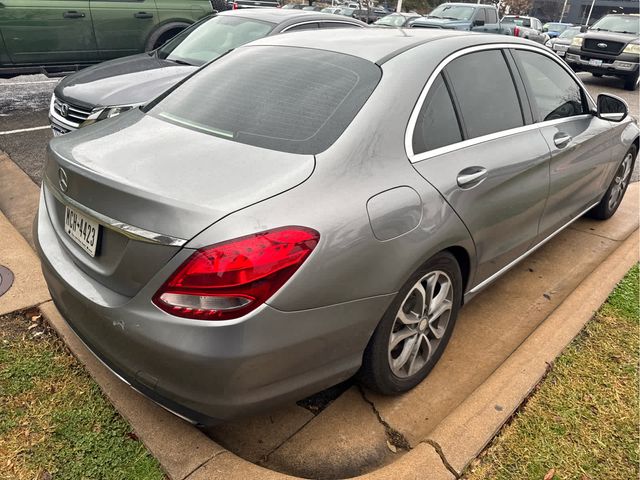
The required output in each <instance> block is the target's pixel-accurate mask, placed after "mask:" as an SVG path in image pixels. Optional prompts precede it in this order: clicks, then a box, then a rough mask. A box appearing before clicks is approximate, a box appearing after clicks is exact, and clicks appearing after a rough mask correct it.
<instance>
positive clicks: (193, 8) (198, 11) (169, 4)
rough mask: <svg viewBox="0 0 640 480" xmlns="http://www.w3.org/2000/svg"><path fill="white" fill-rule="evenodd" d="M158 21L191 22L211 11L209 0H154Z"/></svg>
mask: <svg viewBox="0 0 640 480" xmlns="http://www.w3.org/2000/svg"><path fill="white" fill-rule="evenodd" d="M155 1H156V6H157V8H158V19H159V21H160V23H168V22H180V21H181V22H188V23H192V22H195V21H196V20H199V19H201V18H202V17H204V16H205V15H209V14H211V13H213V7H212V6H211V2H209V0H187V1H184V0H183V1H181V0H155Z"/></svg>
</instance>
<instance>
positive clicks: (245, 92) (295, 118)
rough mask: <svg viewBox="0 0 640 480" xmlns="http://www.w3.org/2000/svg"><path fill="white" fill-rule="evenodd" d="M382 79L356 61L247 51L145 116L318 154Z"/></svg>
mask: <svg viewBox="0 0 640 480" xmlns="http://www.w3.org/2000/svg"><path fill="white" fill-rule="evenodd" d="M380 76H381V71H380V68H379V67H378V66H377V65H375V64H374V63H372V62H369V61H367V60H364V59H362V58H358V57H354V56H351V55H344V54H340V53H336V52H328V51H324V50H318V49H306V50H305V52H304V53H303V54H302V53H301V51H300V48H294V47H274V46H254V47H245V48H240V49H237V50H235V51H233V52H232V53H230V54H229V55H227V56H225V57H223V58H221V59H220V60H218V61H216V62H213V63H211V64H210V65H208V66H207V67H204V68H203V69H202V70H200V71H199V72H198V73H196V74H195V75H193V76H192V77H190V78H189V79H188V80H187V81H185V82H184V83H182V84H180V85H179V86H178V87H177V88H175V89H173V90H171V91H170V92H168V93H167V94H165V95H163V96H161V97H159V98H158V99H156V100H154V101H153V102H151V103H150V104H149V105H148V106H147V107H146V108H145V109H144V111H145V112H147V113H148V114H149V115H151V116H153V117H156V118H159V119H161V120H164V121H167V122H169V123H173V124H175V125H179V126H181V127H185V128H189V129H192V130H197V131H200V132H203V133H206V134H209V135H214V136H217V137H221V138H226V139H229V140H232V141H235V142H239V143H245V144H249V145H254V146H257V147H262V148H268V149H271V150H278V151H282V152H290V153H301V154H311V155H315V154H317V153H320V152H322V151H324V150H326V149H327V148H328V147H329V146H330V145H331V144H332V143H333V142H334V141H335V140H336V139H337V138H338V137H339V136H340V135H341V134H342V133H343V132H344V130H345V129H346V128H347V126H348V125H349V123H351V120H353V118H354V117H355V116H356V114H357V113H358V111H359V110H360V108H362V106H363V105H364V103H365V102H366V101H367V99H368V98H369V95H371V93H372V92H373V90H374V89H375V87H376V85H377V84H378V81H379V80H380ZM256 85H260V88H256Z"/></svg>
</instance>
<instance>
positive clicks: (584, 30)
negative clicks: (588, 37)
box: [580, 25, 589, 33]
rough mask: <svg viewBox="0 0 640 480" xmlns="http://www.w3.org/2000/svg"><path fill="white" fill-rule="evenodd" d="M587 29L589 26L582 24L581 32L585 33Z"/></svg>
mask: <svg viewBox="0 0 640 480" xmlns="http://www.w3.org/2000/svg"><path fill="white" fill-rule="evenodd" d="M587 30H589V27H587V26H586V25H580V33H585V32H586V31H587Z"/></svg>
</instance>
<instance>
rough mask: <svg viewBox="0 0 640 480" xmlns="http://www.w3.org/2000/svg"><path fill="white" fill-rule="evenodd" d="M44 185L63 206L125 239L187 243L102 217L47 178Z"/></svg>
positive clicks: (170, 243)
mask: <svg viewBox="0 0 640 480" xmlns="http://www.w3.org/2000/svg"><path fill="white" fill-rule="evenodd" d="M44 185H45V187H46V188H47V190H48V191H49V192H51V194H52V195H53V196H54V197H55V198H56V199H57V200H58V201H59V202H60V203H62V204H63V205H65V206H69V207H72V208H74V209H76V210H79V211H80V212H82V214H83V215H85V216H87V217H89V218H90V219H91V220H93V221H95V222H97V223H99V224H100V225H102V226H103V227H105V228H108V229H109V230H113V231H114V232H117V233H119V234H121V235H124V236H125V237H128V238H130V239H132V240H137V241H140V242H146V243H154V244H158V245H168V246H172V247H182V246H183V245H185V244H186V243H187V240H185V239H183V238H178V237H172V236H170V235H164V234H161V233H157V232H152V231H150V230H145V229H144V228H140V227H136V226H134V225H129V224H128V223H124V222H120V221H118V220H115V219H113V218H111V217H108V216H106V215H103V214H102V213H99V212H96V211H95V210H92V209H91V208H89V207H86V206H84V205H82V204H81V203H79V202H77V201H75V200H74V199H73V198H71V197H69V196H67V195H65V194H64V193H62V192H60V191H58V190H57V189H56V188H55V187H54V186H53V185H52V183H51V180H49V178H48V177H46V176H45V177H44Z"/></svg>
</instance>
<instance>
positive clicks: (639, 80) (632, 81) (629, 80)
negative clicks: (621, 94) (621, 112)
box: [624, 75, 640, 92]
mask: <svg viewBox="0 0 640 480" xmlns="http://www.w3.org/2000/svg"><path fill="white" fill-rule="evenodd" d="M638 84H640V75H634V76H633V77H626V78H625V79H624V89H625V90H630V91H632V92H633V91H634V90H635V89H636V88H638Z"/></svg>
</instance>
